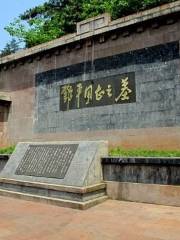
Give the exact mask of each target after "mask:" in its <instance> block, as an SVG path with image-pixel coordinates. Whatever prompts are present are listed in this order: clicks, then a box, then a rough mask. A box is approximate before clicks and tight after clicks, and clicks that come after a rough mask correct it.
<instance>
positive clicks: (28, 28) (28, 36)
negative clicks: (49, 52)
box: [5, 0, 175, 47]
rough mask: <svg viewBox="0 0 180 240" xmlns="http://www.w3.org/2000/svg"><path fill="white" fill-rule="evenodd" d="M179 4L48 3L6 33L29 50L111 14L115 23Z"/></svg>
mask: <svg viewBox="0 0 180 240" xmlns="http://www.w3.org/2000/svg"><path fill="white" fill-rule="evenodd" d="M174 1H175V0H141V1H139V0H48V1H46V2H45V3H44V4H43V5H40V6H37V7H35V8H32V9H29V10H27V11H26V12H25V13H23V14H21V15H20V16H19V18H18V19H15V20H14V22H12V23H11V24H10V25H9V26H7V27H6V28H5V29H6V30H7V31H8V32H9V34H10V35H11V36H13V37H17V38H18V39H19V40H20V41H24V42H25V44H26V47H32V46H34V45H37V44H40V43H43V42H47V41H50V40H53V39H55V38H58V37H60V36H62V35H64V34H67V33H72V32H74V31H75V28H76V23H77V22H79V21H82V20H84V19H86V18H88V17H92V16H96V15H98V14H102V13H104V12H109V13H110V14H111V16H112V18H113V19H116V18H119V17H121V16H124V15H128V14H131V13H134V12H138V11H140V10H144V9H148V8H151V7H155V6H158V5H161V4H164V3H168V2H174Z"/></svg>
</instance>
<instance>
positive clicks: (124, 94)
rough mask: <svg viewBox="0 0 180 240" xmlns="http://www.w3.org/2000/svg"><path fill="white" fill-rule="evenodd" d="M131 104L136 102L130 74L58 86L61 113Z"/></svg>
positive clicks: (132, 77) (133, 82)
mask: <svg viewBox="0 0 180 240" xmlns="http://www.w3.org/2000/svg"><path fill="white" fill-rule="evenodd" d="M132 102H136V87H135V74H134V73H132V72H131V73H126V74H121V75H116V76H111V77H106V78H101V79H98V80H91V81H89V80H88V81H84V82H77V83H72V84H65V85H61V86H60V110H61V111H68V110H71V109H80V108H85V107H95V106H105V105H112V104H123V103H132Z"/></svg>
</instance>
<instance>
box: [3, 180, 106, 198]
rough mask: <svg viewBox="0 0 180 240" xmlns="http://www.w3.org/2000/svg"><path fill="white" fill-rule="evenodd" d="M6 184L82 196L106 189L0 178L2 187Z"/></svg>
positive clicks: (98, 185) (102, 186)
mask: <svg viewBox="0 0 180 240" xmlns="http://www.w3.org/2000/svg"><path fill="white" fill-rule="evenodd" d="M4 183H6V184H12V185H19V186H24V187H35V188H41V189H48V190H56V191H62V192H69V193H80V194H85V193H90V192H94V191H97V190H102V189H105V188H106V184H105V183H100V184H95V185H92V186H87V187H73V186H63V185H55V184H48V183H38V182H28V181H19V180H15V179H7V178H0V185H1V184H4Z"/></svg>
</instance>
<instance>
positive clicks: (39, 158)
mask: <svg viewBox="0 0 180 240" xmlns="http://www.w3.org/2000/svg"><path fill="white" fill-rule="evenodd" d="M77 148H78V144H63V145H30V146H29V148H28V149H27V151H26V153H25V155H24V157H23V159H22V161H21V162H20V164H19V166H18V168H17V169H16V174H17V175H27V176H36V177H47V178H59V179H63V178H64V177H65V175H66V172H67V171H68V169H69V167H70V164H71V162H72V159H73V157H74V155H75V153H76V150H77Z"/></svg>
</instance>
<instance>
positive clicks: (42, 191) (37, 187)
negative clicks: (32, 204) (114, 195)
mask: <svg viewBox="0 0 180 240" xmlns="http://www.w3.org/2000/svg"><path fill="white" fill-rule="evenodd" d="M0 195H1V196H9V197H14V198H19V199H24V200H30V201H36V202H43V203H48V204H53V205H57V206H61V207H70V208H75V209H80V210H85V209H87V208H89V207H92V206H94V205H96V204H98V203H101V202H103V201H105V200H106V199H107V196H106V185H105V184H104V183H100V184H96V185H93V186H88V187H72V186H62V185H54V184H47V183H46V184H44V183H35V182H27V181H17V180H13V179H3V178H1V179H0Z"/></svg>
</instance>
